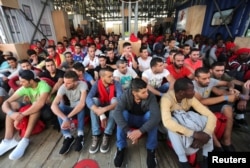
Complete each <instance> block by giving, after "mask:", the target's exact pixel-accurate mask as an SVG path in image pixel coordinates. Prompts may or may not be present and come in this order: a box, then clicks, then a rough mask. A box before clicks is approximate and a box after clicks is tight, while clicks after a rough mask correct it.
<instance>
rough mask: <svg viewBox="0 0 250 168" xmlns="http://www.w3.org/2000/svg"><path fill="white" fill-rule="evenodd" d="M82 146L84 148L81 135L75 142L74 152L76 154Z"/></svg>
mask: <svg viewBox="0 0 250 168" xmlns="http://www.w3.org/2000/svg"><path fill="white" fill-rule="evenodd" d="M83 146H84V138H83V135H80V136H77V138H76V142H75V151H77V152H79V151H81V150H82V148H83Z"/></svg>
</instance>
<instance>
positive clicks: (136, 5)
mask: <svg viewBox="0 0 250 168" xmlns="http://www.w3.org/2000/svg"><path fill="white" fill-rule="evenodd" d="M137 32H138V1H137V2H136V3H135V23H134V34H135V36H136V37H137Z"/></svg>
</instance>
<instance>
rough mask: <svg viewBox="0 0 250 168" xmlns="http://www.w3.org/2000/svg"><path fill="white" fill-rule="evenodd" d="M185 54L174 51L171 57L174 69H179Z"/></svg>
mask: <svg viewBox="0 0 250 168" xmlns="http://www.w3.org/2000/svg"><path fill="white" fill-rule="evenodd" d="M184 59H185V56H184V55H183V54H182V53H180V52H179V53H176V54H175V55H174V57H173V65H174V67H175V68H176V69H181V68H182V67H183V65H184Z"/></svg>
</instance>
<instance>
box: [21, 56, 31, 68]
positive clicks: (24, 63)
mask: <svg viewBox="0 0 250 168" xmlns="http://www.w3.org/2000/svg"><path fill="white" fill-rule="evenodd" d="M20 65H21V69H22V70H31V67H32V66H31V64H30V62H29V60H27V59H23V60H21V61H20Z"/></svg>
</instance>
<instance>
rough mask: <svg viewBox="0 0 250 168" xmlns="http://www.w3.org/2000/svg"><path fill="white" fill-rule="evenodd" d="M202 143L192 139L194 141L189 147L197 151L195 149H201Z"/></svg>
mask: <svg viewBox="0 0 250 168" xmlns="http://www.w3.org/2000/svg"><path fill="white" fill-rule="evenodd" d="M203 145H204V144H203V143H202V142H201V141H199V140H197V139H194V141H193V143H192V144H191V147H192V148H195V149H197V148H199V149H200V148H202V147H203Z"/></svg>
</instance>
